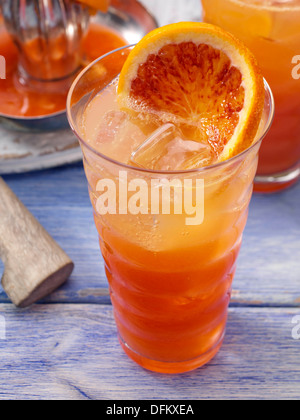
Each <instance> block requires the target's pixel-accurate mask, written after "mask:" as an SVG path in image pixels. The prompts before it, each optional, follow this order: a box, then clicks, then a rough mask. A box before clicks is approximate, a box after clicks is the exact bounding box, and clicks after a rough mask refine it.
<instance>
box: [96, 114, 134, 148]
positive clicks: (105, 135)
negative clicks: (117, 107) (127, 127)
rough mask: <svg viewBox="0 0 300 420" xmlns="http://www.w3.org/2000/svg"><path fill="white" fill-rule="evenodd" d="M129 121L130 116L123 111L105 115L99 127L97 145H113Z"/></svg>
mask: <svg viewBox="0 0 300 420" xmlns="http://www.w3.org/2000/svg"><path fill="white" fill-rule="evenodd" d="M127 119H128V115H127V114H126V113H125V112H122V111H109V112H107V113H106V114H104V116H103V118H102V120H101V123H100V125H99V127H98V131H97V139H96V144H105V143H111V142H112V141H113V140H114V139H115V138H116V136H117V135H118V133H119V132H120V130H121V128H122V126H123V124H124V123H125V121H126V120H127Z"/></svg>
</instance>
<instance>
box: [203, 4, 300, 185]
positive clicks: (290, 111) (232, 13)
mask: <svg viewBox="0 0 300 420" xmlns="http://www.w3.org/2000/svg"><path fill="white" fill-rule="evenodd" d="M202 5H203V12H204V21H205V22H208V23H212V24H214V25H218V26H220V27H222V28H223V29H225V30H227V31H229V32H231V33H232V34H233V35H235V36H236V37H238V38H240V39H241V40H242V41H243V42H244V43H245V44H246V45H247V46H248V47H249V48H250V50H252V52H253V53H254V55H255V56H256V58H257V60H258V62H259V64H260V67H261V69H262V72H263V75H264V77H265V78H266V79H267V80H268V82H269V83H270V86H271V89H272V91H273V93H274V98H275V107H276V111H275V119H274V123H273V126H272V128H271V130H270V133H269V134H268V136H267V138H266V139H265V141H264V142H263V144H262V147H261V150H260V159H259V165H258V172H257V177H256V180H255V190H256V191H257V192H274V191H280V190H282V189H285V188H287V187H289V186H290V185H292V184H294V183H295V182H297V181H298V180H299V179H300V0H202Z"/></svg>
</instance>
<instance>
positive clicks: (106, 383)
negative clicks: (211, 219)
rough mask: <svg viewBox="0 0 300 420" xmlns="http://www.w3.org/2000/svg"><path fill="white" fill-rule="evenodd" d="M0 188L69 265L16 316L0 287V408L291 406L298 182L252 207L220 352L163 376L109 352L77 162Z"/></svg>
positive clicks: (298, 302) (104, 302) (106, 306)
mask: <svg viewBox="0 0 300 420" xmlns="http://www.w3.org/2000/svg"><path fill="white" fill-rule="evenodd" d="M147 1H148V0H147ZM151 1H153V3H152V5H153V7H154V6H155V5H156V7H157V4H158V2H157V1H156V2H155V1H154V0H151ZM172 1H173V0H172ZM189 1H190V5H191V4H192V3H193V2H194V0H187V1H186V3H188V2H189ZM144 2H146V0H144ZM177 2H178V0H177ZM149 4H150V3H149ZM194 4H196V3H194ZM197 4H198V2H197ZM166 5H169V6H170V1H168V0H166ZM170 7H171V6H170ZM172 10H173V9H172ZM154 11H155V10H154ZM174 13H175V12H174ZM193 13H196V11H195V9H194V8H193ZM169 19H172V16H171V17H170V16H169ZM173 20H174V19H173ZM161 23H164V22H161ZM5 180H6V182H7V183H8V184H9V186H10V187H11V188H12V189H13V191H14V192H15V193H16V194H17V195H18V197H19V198H20V199H21V200H22V201H23V202H24V203H25V205H26V206H27V207H28V208H29V210H30V211H31V212H32V213H33V214H34V215H35V216H36V217H37V218H38V220H39V221H40V222H41V223H42V225H44V227H45V228H46V229H47V230H48V231H49V233H50V234H51V235H52V236H53V237H54V238H55V239H56V240H57V241H58V242H59V244H60V245H61V246H62V247H63V248H64V249H65V250H66V252H67V253H68V254H69V255H70V257H71V258H72V259H73V260H74V262H75V265H76V267H75V271H74V273H73V275H72V277H71V278H70V280H69V281H68V282H67V283H66V284H65V285H64V286H63V287H62V288H61V289H59V290H57V291H56V292H55V293H53V294H52V295H51V296H49V297H47V299H45V300H44V301H43V302H41V303H39V304H36V305H34V306H33V307H31V308H29V309H26V310H19V309H16V308H15V307H14V306H13V305H12V304H11V303H10V302H9V300H8V298H7V296H6V295H5V293H4V292H3V291H2V290H1V289H0V399H9V398H12V399H21V398H22V399H24V398H27V399H33V398H34V399H38V398H39V399H172V398H176V399H183V400H188V399H204V398H206V399H208V398H212V399H217V398H286V399H289V398H291V399H296V398H297V399H298V398H300V184H298V185H297V186H296V187H293V188H291V189H290V190H288V191H286V192H283V193H281V194H277V195H272V196H254V197H253V200H252V203H251V207H250V216H249V222H248V225H247V228H246V231H245V235H244V242H243V246H242V250H241V254H240V258H239V266H238V271H237V274H236V278H235V282H234V291H233V296H232V302H231V305H230V314H229V321H228V328H227V336H226V339H225V343H224V346H223V348H222V350H221V352H220V353H219V354H218V355H217V356H216V357H215V359H214V360H213V361H212V362H211V363H210V364H209V365H207V366H205V367H203V368H201V369H198V370H197V371H194V372H191V373H187V374H182V375H176V376H167V375H161V374H155V373H151V372H147V371H145V370H143V369H142V368H140V367H139V366H137V365H136V364H135V363H134V362H132V361H131V360H129V359H128V358H127V356H126V355H125V354H124V353H123V351H122V350H121V348H120V346H119V344H118V340H117V335H116V327H115V324H114V321H113V316H112V307H111V303H110V299H109V295H108V285H107V281H106V278H105V274H104V267H103V260H102V258H101V256H100V252H99V247H98V238H97V233H96V230H95V227H94V224H93V219H92V209H91V205H90V202H89V198H88V193H87V185H86V180H85V177H84V172H83V169H82V165H81V163H79V164H76V165H73V166H65V167H61V168H56V169H53V170H48V171H44V172H35V173H28V174H24V175H13V176H6V177H5ZM1 272H2V266H1V265H0V274H1ZM293 322H294V323H293Z"/></svg>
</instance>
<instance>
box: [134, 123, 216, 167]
mask: <svg viewBox="0 0 300 420" xmlns="http://www.w3.org/2000/svg"><path fill="white" fill-rule="evenodd" d="M213 160H214V153H213V151H212V149H211V147H210V146H209V144H204V143H200V142H197V141H193V140H188V139H185V138H183V136H182V133H181V131H180V130H179V129H177V128H176V127H175V126H174V125H173V124H165V125H163V126H161V127H160V128H159V129H157V130H156V131H155V132H154V133H153V134H152V135H151V136H150V137H149V138H148V139H147V140H146V141H144V143H142V145H141V146H140V147H138V149H137V150H135V151H134V152H133V153H132V155H131V162H132V163H133V164H134V165H136V166H138V167H142V168H145V169H151V170H161V171H177V170H187V169H196V168H201V167H203V166H207V165H210V164H211V163H212V162H213Z"/></svg>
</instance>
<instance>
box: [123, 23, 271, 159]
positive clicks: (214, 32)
mask: <svg viewBox="0 0 300 420" xmlns="http://www.w3.org/2000/svg"><path fill="white" fill-rule="evenodd" d="M264 98H265V94H264V81H263V77H262V75H261V72H260V70H259V68H258V65H257V62H256V60H255V58H254V56H253V55H252V53H251V52H250V51H249V50H248V49H247V48H246V47H245V46H244V45H243V44H242V43H241V42H240V41H238V40H237V39H236V38H234V37H233V36H232V35H230V34H229V33H227V32H225V31H223V30H222V29H220V28H218V27H215V26H213V25H209V24H205V23H196V22H184V23H176V24H172V25H168V26H165V27H162V28H159V29H156V30H154V31H153V32H151V33H149V34H148V35H146V37H144V38H143V39H142V41H140V43H138V44H137V45H136V46H135V47H134V48H133V50H132V51H131V53H130V54H129V56H128V58H127V61H126V62H125V65H124V67H123V69H122V72H121V74H120V78H119V85H118V101H119V104H120V107H121V108H122V109H125V110H127V111H129V112H134V113H135V112H138V113H142V115H143V114H144V115H145V116H146V115H147V116H149V115H152V116H153V117H154V118H156V119H158V120H159V121H160V122H161V123H169V122H170V123H173V124H175V125H176V126H177V127H179V128H181V129H182V130H185V131H186V132H187V131H188V134H189V136H190V137H191V136H192V137H193V139H194V140H195V139H196V140H197V139H198V141H205V142H208V143H209V144H210V146H211V147H212V149H213V151H214V152H215V154H216V156H217V159H218V161H223V160H226V159H229V158H230V157H232V156H235V155H237V154H239V153H240V152H241V151H243V150H245V149H246V148H248V147H249V146H250V145H251V144H252V143H253V140H254V138H255V136H256V133H257V130H258V127H259V124H260V121H261V118H262V112H263V106H264Z"/></svg>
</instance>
